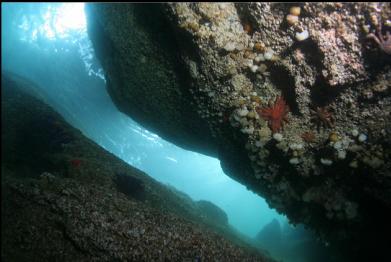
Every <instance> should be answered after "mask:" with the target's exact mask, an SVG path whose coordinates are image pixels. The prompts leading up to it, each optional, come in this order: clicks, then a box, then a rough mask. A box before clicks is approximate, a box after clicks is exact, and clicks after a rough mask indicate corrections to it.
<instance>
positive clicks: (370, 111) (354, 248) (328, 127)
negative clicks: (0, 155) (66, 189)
mask: <svg viewBox="0 0 391 262" xmlns="http://www.w3.org/2000/svg"><path fill="white" fill-rule="evenodd" d="M297 5H298V6H296V8H295V9H294V10H295V11H294V12H293V11H291V10H290V9H291V7H292V6H295V4H290V3H289V4H284V3H246V4H233V3H195V4H190V3H171V4H155V5H142V4H138V5H134V4H120V5H118V4H113V5H111V4H105V5H101V4H92V5H87V7H86V10H87V17H88V31H89V35H90V38H91V40H92V42H93V44H94V48H95V51H96V55H97V57H98V58H99V60H100V61H101V64H102V66H103V69H104V71H105V73H106V77H107V80H108V81H107V88H108V90H109V92H110V95H111V97H112V98H113V100H114V102H115V103H116V105H117V106H118V108H119V109H120V110H121V111H123V112H125V113H127V114H128V115H129V116H131V117H134V118H135V119H136V120H137V121H139V122H141V124H143V125H144V126H146V127H147V128H149V127H150V128H151V129H152V130H153V131H155V132H157V133H158V134H159V135H161V136H162V137H164V138H166V139H168V140H170V141H171V142H173V143H175V144H177V145H179V146H183V147H186V148H190V149H192V150H196V151H198V152H201V153H207V154H210V152H211V151H210V150H207V149H205V147H204V145H205V142H206V143H207V144H209V145H210V147H213V148H214V149H213V150H212V151H213V152H217V153H216V154H212V155H217V156H218V157H219V159H220V161H221V165H222V167H223V169H224V171H225V172H226V174H228V175H229V176H231V177H232V178H234V179H236V180H237V181H239V182H241V183H242V184H244V185H246V186H247V187H248V188H249V189H251V190H253V191H254V192H256V193H258V194H259V195H261V196H263V197H264V198H265V199H266V200H267V202H268V203H269V204H270V206H271V207H274V208H275V209H277V210H278V211H279V212H281V213H284V214H286V215H287V216H288V217H289V219H290V220H291V221H292V222H294V223H305V224H306V225H308V226H310V227H311V228H313V229H316V230H317V231H318V232H319V236H320V237H321V238H323V239H324V240H325V241H326V240H328V241H330V243H331V245H338V246H339V247H340V249H341V250H342V251H344V252H346V253H347V254H348V255H351V254H360V253H363V252H367V253H371V251H370V250H372V249H373V250H377V249H379V250H386V246H384V245H381V244H380V246H378V244H376V245H375V244H374V242H372V241H370V239H374V238H376V234H375V232H381V233H384V236H383V238H384V239H389V240H390V236H391V234H390V233H391V226H390V224H389V223H388V222H387V221H389V220H390V219H391V217H390V216H389V215H385V214H389V213H391V212H390V211H391V175H390V170H391V161H390V155H391V151H390V150H391V146H390V145H391V114H390V111H391V107H390V104H391V97H390V88H389V87H390V86H391V68H390V63H389V61H390V57H389V55H388V54H387V53H385V52H383V50H382V49H381V48H379V46H377V45H376V43H374V42H371V41H372V40H371V39H366V36H367V35H368V34H369V32H370V31H376V30H377V25H376V23H385V21H386V20H387V19H388V18H389V17H390V15H391V7H390V6H389V5H388V4H386V3H320V4H317V3H300V4H297ZM375 10H380V11H379V13H377V11H375ZM290 12H293V13H292V14H291V13H290ZM288 14H290V15H294V16H297V18H296V20H295V21H297V24H296V26H292V25H291V24H290V23H292V21H293V20H290V21H287V15H288ZM374 16H375V17H377V19H372V20H371V21H367V19H366V17H374ZM375 20H376V21H375ZM361 24H365V25H368V26H369V27H366V28H367V31H365V30H361V29H360V26H359V25H361ZM159 25H160V26H162V27H163V25H164V29H162V28H160V27H159ZM159 28H160V29H162V30H159ZM383 29H384V30H383V31H386V30H389V27H386V26H384V27H383ZM378 33H380V34H384V33H385V32H378ZM165 58H167V59H165ZM157 82H161V83H157ZM168 96H170V98H169V97H168ZM178 101H185V102H184V103H182V102H178ZM169 108H171V109H174V110H168V109H169ZM186 110H190V111H191V112H192V113H194V114H196V115H197V117H196V118H192V117H187V116H186V117H178V114H182V113H183V112H187V111H186ZM200 119H201V120H200ZM198 120H200V121H199V122H197V121H198ZM195 122H197V123H199V124H194V123H195ZM189 127H191V130H189V129H188V128H189ZM194 128H195V129H194ZM201 129H202V132H205V133H204V134H200V133H197V134H194V133H193V131H194V130H197V131H200V130H201ZM179 136H182V137H192V138H190V139H188V140H186V139H185V140H186V142H185V143H184V140H183V139H180V138H179ZM201 140H202V142H200V141H201ZM210 147H209V148H210ZM381 243H385V242H381ZM364 247H365V248H364Z"/></svg>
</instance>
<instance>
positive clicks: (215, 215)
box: [196, 200, 228, 225]
mask: <svg viewBox="0 0 391 262" xmlns="http://www.w3.org/2000/svg"><path fill="white" fill-rule="evenodd" d="M196 203H197V205H198V207H199V208H200V209H201V211H202V212H203V213H204V214H205V216H206V217H207V219H211V220H213V221H215V222H216V223H218V224H221V225H228V216H227V214H226V213H225V212H224V211H223V210H222V209H221V208H219V207H218V206H216V205H215V204H213V203H212V202H210V201H206V200H199V201H197V202H196Z"/></svg>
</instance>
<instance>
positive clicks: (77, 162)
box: [69, 159, 81, 168]
mask: <svg viewBox="0 0 391 262" xmlns="http://www.w3.org/2000/svg"><path fill="white" fill-rule="evenodd" d="M69 162H70V163H71V165H72V166H73V167H75V168H79V167H80V165H81V160H80V159H71V160H70V161H69Z"/></svg>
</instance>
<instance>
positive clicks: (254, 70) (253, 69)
mask: <svg viewBox="0 0 391 262" xmlns="http://www.w3.org/2000/svg"><path fill="white" fill-rule="evenodd" d="M250 70H251V72H253V73H255V72H257V70H258V66H257V65H252V66H251V67H250Z"/></svg>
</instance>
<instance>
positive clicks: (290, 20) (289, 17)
mask: <svg viewBox="0 0 391 262" xmlns="http://www.w3.org/2000/svg"><path fill="white" fill-rule="evenodd" d="M286 21H287V23H288V24H289V25H294V24H297V23H298V22H299V17H298V16H295V15H287V16H286Z"/></svg>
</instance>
